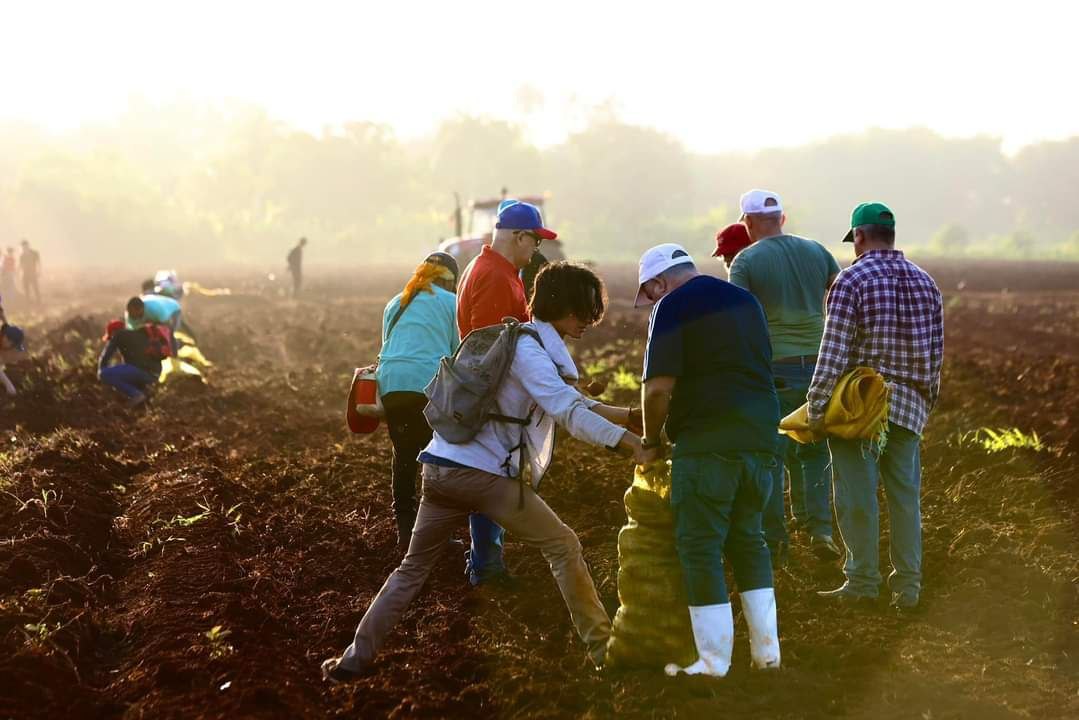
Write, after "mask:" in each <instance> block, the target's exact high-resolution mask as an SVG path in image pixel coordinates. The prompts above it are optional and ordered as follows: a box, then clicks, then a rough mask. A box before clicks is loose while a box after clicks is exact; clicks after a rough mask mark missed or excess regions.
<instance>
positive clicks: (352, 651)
mask: <svg viewBox="0 0 1079 720" xmlns="http://www.w3.org/2000/svg"><path fill="white" fill-rule="evenodd" d="M422 475H423V497H422V498H421V500H420V506H419V510H418V511H417V513H416V525H415V527H414V528H413V530H412V540H411V542H410V544H409V546H408V552H407V553H406V554H405V557H404V559H403V560H402V561H401V565H400V566H399V567H398V568H397V569H396V570H394V571H393V573H391V574H390V576H389V578H387V579H386V582H385V584H383V586H382V589H381V590H379V592H378V595H377V596H376V597H375V599H374V601H373V602H372V603H371V606H370V607H369V608H368V609H367V612H366V613H365V614H364V616H363V619H362V620H361V621H360V624H359V626H358V627H357V628H356V637H355V638H354V639H353V641H352V644H351V645H349V646H348V648H347V649H346V650H345V652H344V654H343V655H342V656H341V662H340V665H341V667H343V668H344V669H346V670H351V671H353V672H359V671H360V670H362V669H363V668H364V667H365V666H366V665H368V664H369V663H370V662H371V660H372V659H373V658H374V656H375V654H376V653H377V652H378V650H379V648H381V647H382V644H383V642H384V641H385V639H386V635H387V634H388V633H389V631H390V630H392V629H393V627H394V625H396V624H397V621H398V620H399V619H400V618H401V614H402V613H404V611H405V609H406V608H407V607H408V605H409V603H411V602H412V599H413V598H414V597H416V593H418V592H419V591H420V588H421V587H423V583H424V582H425V581H426V580H427V576H428V575H429V574H430V573H431V569H432V568H433V567H434V565H435V562H437V560H438V557H439V555H440V554H441V553H442V551H443V550H444V549H445V547H446V545H447V544H448V543H449V540H450V538H451V537H452V535H453V531H454V530H455V529H456V528H459V527H461V526H462V525H463V524H464V523H465V521H466V520H467V519H468V515H469V513H473V512H478V513H482V514H484V515H486V516H487V517H489V518H491V519H492V520H494V521H495V522H497V523H498V524H499V525H501V526H502V527H504V528H506V530H508V531H509V532H510V533H511V534H512V535H513V537H514V538H516V539H518V540H520V541H521V542H524V543H527V544H528V545H532V546H534V547H538V548H539V549H540V551H541V552H542V553H543V557H544V558H545V559H546V560H547V562H548V563H550V566H551V572H552V573H553V574H554V578H555V581H556V582H557V583H558V589H559V590H560V591H561V592H562V599H563V600H565V602H566V607H567V608H569V614H570V617H571V618H572V620H573V624H574V626H575V627H576V628H577V633H578V634H579V635H580V636H581V639H582V640H583V641H584V642H585V644H586V645H587V646H588V651H589V655H590V656H591V657H592V660H593V661H594V662H596V663H597V664H599V663H601V662H602V661H603V658H604V656H605V654H606V648H607V640H608V638H609V637H610V635H611V621H610V618H609V617H608V616H607V611H606V610H604V609H603V605H602V604H601V603H600V601H599V597H598V596H597V595H596V586H595V585H594V584H593V583H592V576H591V575H590V574H589V572H588V566H587V565H586V564H585V562H584V557H583V556H582V555H581V543H580V541H579V540H578V539H577V535H576V533H574V532H573V530H571V529H570V528H569V527H568V526H567V525H566V524H565V523H564V522H562V521H561V520H559V519H558V516H557V515H555V513H554V511H553V510H551V508H550V507H548V506H547V503H545V502H544V501H543V499H542V498H540V496H539V495H537V494H536V493H535V492H534V491H533V490H532V488H531V487H526V488H525V489H524V503H523V505H521V503H520V499H521V496H520V493H521V490H520V485H519V483H518V482H516V481H515V480H511V479H509V478H506V477H504V476H502V475H492V474H491V473H487V472H484V471H482V470H474V469H472V468H463V469H458V468H447V467H441V466H437V465H426V464H425V465H424V466H423V474H422Z"/></svg>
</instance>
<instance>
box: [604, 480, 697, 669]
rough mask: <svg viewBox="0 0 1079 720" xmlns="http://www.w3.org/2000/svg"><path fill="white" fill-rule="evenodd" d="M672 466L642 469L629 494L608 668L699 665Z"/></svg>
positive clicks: (619, 550)
mask: <svg viewBox="0 0 1079 720" xmlns="http://www.w3.org/2000/svg"><path fill="white" fill-rule="evenodd" d="M670 497H671V465H670V463H669V462H667V461H661V462H657V463H652V464H651V465H639V466H637V468H636V470H634V473H633V484H632V485H631V486H630V487H629V489H628V490H626V495H625V503H626V518H627V521H626V524H625V526H624V527H623V528H622V530H621V531H620V532H619V533H618V602H619V608H618V612H617V613H616V614H615V616H614V623H613V628H612V632H611V640H610V643H609V644H608V646H607V663H608V664H609V665H610V666H611V667H617V668H631V667H637V668H655V669H657V670H659V669H662V668H663V667H664V666H665V665H666V664H667V663H670V662H674V663H678V664H679V665H683V666H684V665H689V664H690V663H692V662H694V661H695V660H696V659H697V647H696V645H695V644H694V642H693V630H692V628H691V626H690V623H689V609H688V604H689V601H688V600H687V598H686V590H685V585H684V584H683V582H682V566H681V565H680V564H679V562H678V553H677V551H676V550H675V546H674V515H673V513H672V511H671V501H670Z"/></svg>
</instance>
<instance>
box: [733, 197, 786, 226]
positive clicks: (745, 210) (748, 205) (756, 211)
mask: <svg viewBox="0 0 1079 720" xmlns="http://www.w3.org/2000/svg"><path fill="white" fill-rule="evenodd" d="M739 205H741V207H742V219H743V220H745V217H746V215H768V214H771V213H781V212H783V203H781V202H780V200H779V196H778V195H776V194H775V193H774V192H770V191H768V190H749V191H748V192H745V193H743V194H742V199H741V200H739Z"/></svg>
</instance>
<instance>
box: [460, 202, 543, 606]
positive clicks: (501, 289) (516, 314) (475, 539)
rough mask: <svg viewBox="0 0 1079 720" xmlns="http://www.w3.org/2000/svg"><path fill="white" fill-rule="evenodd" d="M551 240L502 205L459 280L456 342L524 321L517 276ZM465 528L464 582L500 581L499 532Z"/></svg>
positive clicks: (481, 522) (521, 209) (529, 209)
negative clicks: (468, 540)
mask: <svg viewBox="0 0 1079 720" xmlns="http://www.w3.org/2000/svg"><path fill="white" fill-rule="evenodd" d="M557 237H558V235H557V233H555V232H554V231H552V230H548V229H547V228H545V227H544V226H543V216H542V215H541V214H540V210H539V208H538V207H536V206H535V205H532V204H531V203H526V202H520V201H518V200H512V199H507V200H503V201H502V204H501V205H500V206H499V212H498V222H497V223H496V224H495V231H494V236H493V237H492V239H491V244H490V245H485V246H484V247H483V250H481V251H480V254H479V255H478V256H477V257H476V259H474V260H473V261H472V262H471V263H469V265H468V267H467V268H466V269H465V271H464V273H462V275H461V283H460V286H459V288H458V291H457V327H458V329H459V330H460V332H461V339H462V340H463V339H464V338H465V337H466V336H467V335H468V334H469V333H470V332H472V331H473V330H475V329H477V328H482V327H488V326H490V325H497V324H498V323H500V322H502V320H503V318H507V317H513V318H516V319H517V320H519V321H521V322H527V321H528V320H529V317H528V298H526V297H525V287H524V283H523V282H522V281H521V274H520V273H521V270H522V269H523V268H525V267H526V266H527V265H528V263H529V262H531V260H532V255H533V254H535V252H536V250H537V249H538V248H539V246H540V243H542V242H543V241H544V240H554V239H555V238H557ZM468 524H469V528H470V530H471V533H472V547H471V549H470V550H469V551H468V562H467V564H466V568H465V571H466V573H467V575H468V579H469V582H471V583H472V584H473V585H479V584H480V583H483V582H486V581H488V580H491V579H495V578H499V579H504V578H506V577H507V573H506V566H505V564H504V563H503V560H502V543H503V538H504V536H505V531H504V530H503V529H502V528H501V527H499V526H498V525H497V524H496V523H494V522H492V521H491V520H489V519H488V518H486V517H485V516H483V515H471V516H470V517H469V519H468Z"/></svg>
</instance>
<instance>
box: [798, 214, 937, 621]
mask: <svg viewBox="0 0 1079 720" xmlns="http://www.w3.org/2000/svg"><path fill="white" fill-rule="evenodd" d="M843 241H844V242H851V243H854V254H855V256H856V258H855V260H854V263H853V264H852V265H851V266H850V267H848V268H847V269H845V270H843V271H842V272H841V273H839V276H838V277H837V278H836V280H835V282H834V283H833V285H832V288H831V290H830V291H829V294H828V303H827V318H826V320H825V325H824V337H823V339H822V340H821V347H820V352H819V353H818V360H817V368H816V371H815V372H814V374H813V380H812V382H811V383H810V386H809V393H808V400H809V423H810V426H811V427H812V426H818V427H819V426H820V424H821V421H822V419H823V417H824V410H825V408H826V407H827V405H828V401H829V399H830V398H831V396H832V392H833V391H834V389H835V386H836V381H837V380H838V379H839V377H840V376H841V375H843V374H844V373H845V372H847V371H848V370H850V369H852V368H854V367H858V366H865V367H871V368H873V369H874V370H876V371H877V372H879V373H880V374H881V375H882V376H883V377H884V379H885V381H886V382H887V384H888V387H889V390H890V397H889V409H888V421H889V422H888V431H887V439H886V441H885V442H884V443H877V442H876V441H872V442H871V441H863V440H843V439H840V438H829V439H828V448H829V451H830V452H831V456H832V482H833V484H834V491H835V509H836V516H837V519H838V521H839V530H840V533H841V535H842V537H843V543H844V545H846V561H845V563H844V565H843V574H844V575H845V576H846V582H844V583H843V585H842V586H841V587H839V588H837V589H835V590H829V591H826V592H822V593H820V595H821V596H822V597H825V598H828V599H831V600H835V601H837V602H853V603H871V604H872V603H875V601H876V598H877V597H878V594H879V591H880V590H879V588H880V582H881V575H880V571H879V568H878V545H879V542H880V531H879V509H878V507H877V485H878V484H879V483H881V482H883V484H884V491H885V495H886V496H887V499H888V517H889V521H890V524H891V535H890V538H889V548H888V550H889V557H890V559H891V564H892V572H891V575H889V577H888V585H889V588H890V590H891V605H892V607H894V608H895V609H896V610H898V611H900V612H910V611H913V610H916V609H917V607H918V603H919V600H920V596H921V589H922V519H921V457H920V448H919V445H920V442H921V433H922V428H923V427H925V423H926V421H927V420H928V418H929V413H930V412H931V411H932V410H933V407H934V405H936V402H937V397H938V395H939V393H940V369H941V363H942V361H943V356H944V320H943V302H942V300H941V295H940V290H939V289H938V288H937V285H936V283H935V282H933V278H931V277H930V276H929V275H928V274H927V273H926V272H925V271H924V270H922V269H921V268H920V267H918V266H917V265H915V264H914V263H912V262H910V261H909V260H907V259H906V258H905V257H904V256H903V253H902V252H901V251H899V250H896V249H895V214H894V213H893V212H892V211H891V209H889V208H888V207H887V206H886V205H884V204H883V203H878V202H872V203H862V204H861V205H859V206H858V207H856V208H855V209H854V212H853V213H852V214H851V223H850V231H849V232H847V235H846V237H844V238H843Z"/></svg>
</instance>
